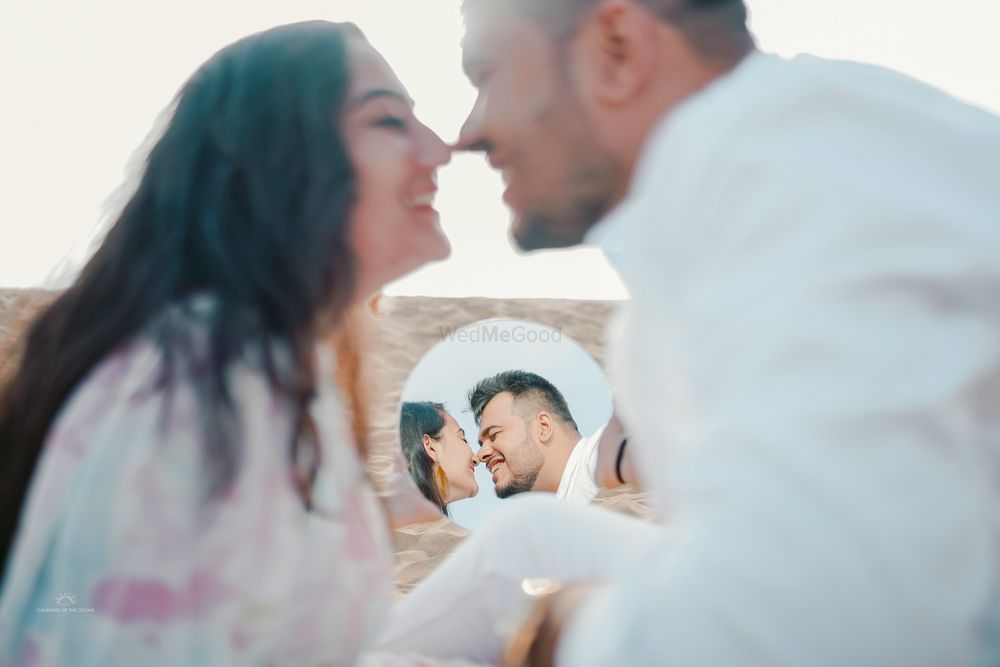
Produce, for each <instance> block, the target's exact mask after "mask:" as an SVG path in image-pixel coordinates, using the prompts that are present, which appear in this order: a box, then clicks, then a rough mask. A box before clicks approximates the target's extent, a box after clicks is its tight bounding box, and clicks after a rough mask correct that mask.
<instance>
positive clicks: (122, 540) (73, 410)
mask: <svg viewBox="0 0 1000 667" xmlns="http://www.w3.org/2000/svg"><path fill="white" fill-rule="evenodd" d="M320 359H321V367H322V368H321V373H320V375H321V376H322V377H325V378H330V377H332V374H331V371H332V359H331V354H330V353H329V352H328V351H326V350H323V351H321V353H320ZM159 363H160V354H159V352H158V351H157V350H156V348H154V347H153V346H152V344H150V343H146V342H142V341H140V342H136V343H133V344H131V345H128V346H125V347H124V348H123V349H121V350H119V351H118V352H116V353H115V354H114V355H112V356H111V357H110V358H109V359H107V360H105V362H103V363H102V364H101V365H99V366H98V367H97V368H96V369H95V370H94V371H93V372H92V373H91V374H90V376H89V377H88V378H87V379H86V380H85V381H84V382H83V383H82V384H81V385H80V386H79V387H78V388H77V390H76V391H75V392H74V393H73V395H72V396H71V397H70V399H69V400H68V401H67V402H66V403H65V404H64V406H63V409H62V411H61V412H60V415H59V416H58V418H57V420H56V421H55V423H54V424H53V427H52V429H51V431H50V434H49V437H48V440H47V442H46V447H45V450H44V452H43V455H42V457H41V459H40V461H39V465H38V468H37V469H36V472H35V476H34V479H33V481H32V486H31V489H30V492H29V496H28V498H27V502H26V504H25V506H24V509H23V514H22V521H21V528H20V530H19V533H18V535H17V537H16V540H15V545H14V550H13V552H12V554H11V556H10V560H9V562H8V567H7V570H6V572H5V573H4V579H3V582H2V586H3V587H2V589H0V667H7V666H14V665H22V664H30V665H35V666H37V667H52V666H63V665H66V666H69V665H73V666H74V667H75V666H77V665H81V666H86V665H94V666H100V667H117V666H121V667H133V666H135V665H144V666H146V665H153V666H157V665H163V666H167V665H170V666H171V667H173V666H176V665H261V664H269V665H296V666H300V665H303V666H309V665H351V664H354V663H355V662H356V660H357V659H358V656H359V655H360V653H361V651H362V649H363V648H364V647H365V646H366V645H367V644H368V643H370V640H371V639H372V638H373V637H374V635H375V634H377V632H378V630H379V629H380V628H379V626H380V623H381V622H382V620H383V618H384V614H385V612H386V610H387V605H388V599H389V598H388V582H389V580H390V577H391V548H390V543H389V533H388V529H387V526H386V522H385V519H384V517H383V515H382V511H381V508H380V506H379V505H378V503H377V501H376V498H375V495H374V492H373V491H372V489H371V488H370V486H369V483H368V481H367V477H366V475H365V473H364V470H363V466H362V464H361V462H360V461H359V459H358V456H357V453H356V450H355V448H354V445H353V441H352V438H351V435H350V430H349V427H348V420H347V419H346V415H345V414H344V410H343V408H342V405H343V401H342V398H341V396H340V395H339V392H338V390H337V388H336V387H335V386H334V385H333V383H332V382H331V381H327V380H324V381H323V382H322V384H321V386H320V388H319V396H318V398H317V400H316V401H315V403H314V404H313V406H312V413H313V416H314V419H315V421H316V426H317V430H318V433H319V435H320V442H321V448H322V453H323V459H322V463H321V468H320V471H319V477H318V480H317V485H316V489H315V497H314V502H315V505H316V511H315V512H311V513H307V512H306V511H305V509H304V508H303V506H302V503H301V501H300V500H299V497H298V495H297V493H296V492H295V489H294V487H293V486H292V484H291V477H290V473H289V457H288V442H289V437H290V433H291V429H292V417H291V415H290V414H288V413H287V412H286V411H283V410H282V409H281V406H282V405H283V403H282V401H280V400H278V399H277V397H275V396H274V395H273V393H272V391H271V389H270V388H269V386H268V384H267V383H266V381H265V380H264V378H263V376H262V375H261V374H260V373H258V372H256V371H255V370H253V369H252V368H250V367H249V366H247V365H238V366H234V367H233V368H232V369H231V370H230V374H229V382H230V387H231V391H232V394H233V399H234V404H235V405H236V406H237V408H238V410H237V411H238V418H239V423H240V425H241V429H242V439H241V444H242V450H241V451H242V454H241V456H242V458H241V463H240V468H239V473H238V475H237V476H236V478H235V480H234V482H233V485H232V487H231V488H229V489H227V490H226V492H225V493H224V494H223V495H222V497H221V500H220V501H218V502H217V503H215V504H213V505H211V506H207V505H206V504H205V503H204V502H202V501H201V500H200V498H201V496H200V491H201V488H202V487H201V484H202V483H203V481H204V475H205V473H206V471H207V463H206V461H205V457H204V447H203V444H202V440H201V438H202V436H201V429H200V422H199V420H198V419H197V415H198V414H199V412H198V410H199V408H200V404H199V401H198V399H197V396H196V392H195V391H194V389H193V386H191V384H190V383H185V382H184V381H181V382H178V383H177V384H176V385H175V388H174V392H173V395H172V397H171V398H170V400H165V395H164V393H163V392H161V391H154V390H151V387H152V385H153V383H154V382H155V379H156V377H157V369H158V365H159ZM59 596H62V597H59ZM57 597H59V601H58V602H57V599H56V598H57Z"/></svg>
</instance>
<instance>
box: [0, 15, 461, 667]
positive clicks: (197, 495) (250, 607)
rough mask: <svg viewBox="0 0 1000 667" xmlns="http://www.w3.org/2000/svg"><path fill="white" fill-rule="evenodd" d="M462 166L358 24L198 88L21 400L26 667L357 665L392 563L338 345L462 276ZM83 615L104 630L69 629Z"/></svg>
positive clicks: (11, 456) (18, 385) (257, 51)
mask: <svg viewBox="0 0 1000 667" xmlns="http://www.w3.org/2000/svg"><path fill="white" fill-rule="evenodd" d="M448 159H449V151H448V149H447V147H446V146H445V144H444V143H442V142H441V140H440V139H439V138H438V137H437V136H436V135H434V133H433V132H431V131H430V130H429V129H428V128H427V127H426V126H424V125H422V124H421V123H420V122H419V121H418V120H416V118H415V117H414V115H413V111H412V103H411V101H410V98H409V97H408V95H407V93H406V91H405V89H404V88H403V87H402V85H401V84H400V82H399V81H398V80H397V78H396V77H395V75H394V74H393V73H392V71H391V70H390V69H389V67H388V65H386V63H385V61H384V60H383V59H382V58H381V57H380V56H379V54H378V53H377V52H376V51H375V50H374V49H373V48H372V47H371V46H370V45H369V44H368V42H367V41H366V40H365V39H364V37H363V36H362V35H361V33H360V32H359V31H358V30H357V29H356V28H355V27H353V26H350V25H338V24H332V23H326V22H310V23H302V24H296V25H289V26H284V27H280V28H276V29H273V30H269V31H266V32H263V33H260V34H258V35H254V36H251V37H249V38H246V39H243V40H241V41H239V42H236V43H235V44H232V45H231V46H228V47H226V48H225V49H223V50H222V51H220V52H219V53H218V54H216V55H215V56H213V57H212V58H211V59H210V60H209V61H208V62H207V63H205V65H203V66H202V67H201V68H200V69H199V70H198V71H197V72H196V73H195V74H194V76H193V77H192V78H191V79H190V80H189V81H188V82H187V83H186V84H185V85H184V87H183V88H182V90H181V91H180V93H179V95H178V97H177V99H176V101H175V104H174V108H173V111H172V114H171V118H170V120H169V121H168V123H167V125H166V128H165V130H164V132H163V134H162V136H161V137H160V138H159V140H158V141H157V142H156V143H155V145H154V146H153V148H152V149H151V152H150V154H149V156H148V159H147V160H146V162H145V164H144V169H143V173H142V175H141V180H140V182H139V183H138V186H137V189H136V190H135V192H134V194H133V195H132V196H131V198H130V199H129V201H128V202H127V204H126V205H125V207H124V209H123V211H122V212H121V213H120V215H119V216H118V218H117V220H116V221H115V223H114V225H113V226H112V227H111V229H110V231H109V232H108V233H107V236H106V237H105V239H104V241H103V243H102V245H101V247H100V248H99V249H98V250H97V252H96V254H95V255H94V257H93V258H92V259H91V260H90V262H89V263H88V265H87V266H86V268H85V269H84V270H83V272H82V274H81V276H80V277H79V279H78V280H77V282H76V283H75V284H74V285H73V286H72V287H70V288H69V289H68V290H67V291H66V292H65V293H63V294H62V295H61V296H60V297H59V298H58V299H56V301H55V302H54V303H53V304H52V305H51V306H50V307H49V308H48V309H47V310H46V311H45V312H44V313H43V314H42V315H41V316H40V317H39V318H38V320H37V321H36V322H35V323H34V325H33V326H32V327H31V329H30V331H29V332H28V334H27V337H26V341H25V344H24V349H23V352H22V354H21V361H20V364H19V366H18V368H17V369H16V370H15V372H14V374H13V375H12V377H11V378H10V379H9V380H8V381H7V382H6V384H5V385H4V386H3V387H2V388H0V489H2V490H3V491H2V494H0V567H2V568H3V570H2V573H3V579H2V589H0V664H4V665H15V664H17V665H21V664H32V665H46V666H51V665H106V666H116V665H121V666H131V665H140V664H141V665H164V666H166V665H182V664H183V665H195V664H197V665H249V664H254V665H259V664H265V663H266V664H274V665H316V664H338V665H349V664H354V663H355V660H356V659H357V657H358V655H359V653H360V651H361V650H362V649H363V648H364V647H365V645H366V644H367V643H368V642H369V640H370V639H371V638H372V635H373V631H374V630H377V629H378V628H379V627H380V626H381V624H382V619H383V618H384V615H385V613H386V612H387V608H388V579H389V576H390V571H391V550H390V543H389V534H388V530H387V525H386V520H385V517H384V515H383V513H382V512H381V511H380V509H379V507H378V505H377V501H376V498H375V494H374V492H373V490H372V489H371V487H370V485H369V482H368V478H367V476H366V474H365V472H364V468H363V465H362V463H363V461H362V459H363V456H364V449H363V447H361V446H360V445H359V444H358V441H357V439H356V437H354V436H353V435H352V432H351V430H352V429H351V424H352V420H351V419H349V418H348V416H347V414H346V412H347V408H349V407H354V408H357V407H358V406H361V405H363V404H364V401H363V400H359V397H358V396H357V395H356V394H355V392H353V391H352V387H353V386H354V385H352V383H350V382H346V383H341V386H340V387H339V388H338V387H337V386H335V384H334V382H333V376H334V375H335V366H337V362H336V361H335V360H334V359H333V358H332V356H333V355H332V354H330V353H329V350H328V349H327V348H325V347H321V346H320V343H321V342H322V341H323V340H325V339H327V338H329V337H331V336H340V337H341V339H342V340H343V339H344V337H345V336H344V332H345V321H346V317H347V313H348V311H349V309H351V307H352V306H353V305H354V304H358V303H362V302H364V301H365V300H366V299H367V298H368V296H369V295H370V294H372V293H373V292H375V291H377V290H379V289H380V288H381V286H382V285H384V284H385V283H386V282H388V281H390V280H393V279H395V278H398V277H400V276H401V275H402V274H404V273H406V272H408V271H410V270H412V269H415V268H417V267H419V266H421V265H422V264H424V263H426V262H428V261H431V260H437V259H443V258H444V257H446V256H447V255H448V251H449V246H448V242H447V240H446V239H445V237H444V236H443V234H442V232H441V230H440V227H439V225H438V220H437V213H436V211H435V210H434V208H432V206H431V200H432V198H433V195H434V192H435V190H436V186H435V171H436V169H437V168H438V167H440V166H441V165H443V164H445V163H446V162H447V161H448ZM345 347H349V346H348V345H346V344H345ZM340 358H341V360H343V359H344V358H345V357H344V356H343V355H341V357H340ZM341 368H342V369H343V366H341ZM339 376H340V377H342V376H343V374H339ZM342 391H346V394H347V396H346V398H345V397H343V396H342V393H341V392H342ZM356 417H357V415H356ZM353 423H355V424H359V423H363V420H360V419H357V418H355V420H354V422H353ZM414 495H416V493H415V491H414ZM421 501H422V499H421ZM66 605H71V606H72V607H73V608H74V610H76V609H77V608H79V610H80V611H84V610H85V611H87V612H88V613H86V614H77V615H73V616H72V617H70V616H69V615H68V614H58V615H56V614H53V615H49V614H47V613H42V612H44V611H46V610H55V611H66Z"/></svg>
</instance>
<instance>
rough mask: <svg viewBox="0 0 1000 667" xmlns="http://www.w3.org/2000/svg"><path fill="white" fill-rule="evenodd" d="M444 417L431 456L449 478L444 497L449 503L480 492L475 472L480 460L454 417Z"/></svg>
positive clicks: (446, 502)
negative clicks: (473, 453)
mask: <svg viewBox="0 0 1000 667" xmlns="http://www.w3.org/2000/svg"><path fill="white" fill-rule="evenodd" d="M444 417H445V419H444V422H445V423H444V428H443V429H442V430H441V437H440V438H438V439H437V440H436V441H435V442H434V444H435V445H437V448H436V451H435V452H434V453H432V454H431V456H432V458H434V460H435V461H436V462H437V464H438V466H440V467H441V469H442V470H443V471H444V474H445V476H446V477H447V478H448V489H447V493H446V494H445V497H444V498H442V500H444V502H445V504H446V505H447V504H448V503H453V502H455V501H456V500H462V499H464V498H471V497H472V496H474V495H476V494H477V493H479V484H478V483H477V482H476V473H475V469H476V464H477V463H478V461H477V460H476V457H475V456H473V455H472V448H471V447H469V443H468V442H467V441H466V440H465V431H463V430H462V427H461V426H459V425H458V422H457V421H455V418H454V417H452V416H451V415H449V414H445V416H444Z"/></svg>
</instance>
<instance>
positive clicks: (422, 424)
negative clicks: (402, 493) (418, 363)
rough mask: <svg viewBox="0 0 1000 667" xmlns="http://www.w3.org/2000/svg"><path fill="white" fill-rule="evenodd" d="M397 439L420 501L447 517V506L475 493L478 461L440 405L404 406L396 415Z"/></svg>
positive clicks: (455, 422) (408, 404)
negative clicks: (419, 494)
mask: <svg viewBox="0 0 1000 667" xmlns="http://www.w3.org/2000/svg"><path fill="white" fill-rule="evenodd" d="M399 439H400V444H401V446H402V448H403V456H404V457H405V458H406V462H407V464H408V466H409V470H410V476H411V477H412V478H413V481H414V482H415V483H416V485H417V488H418V489H420V492H421V493H422V494H424V497H425V498H427V499H428V500H430V501H431V502H432V503H434V504H435V505H437V506H438V507H439V508H440V509H441V511H442V512H443V513H445V514H448V505H450V504H451V503H453V502H456V501H458V500H463V499H465V498H471V497H472V496H474V495H476V493H478V492H479V484H478V483H477V482H476V476H475V468H476V464H477V463H478V461H477V460H476V458H475V456H473V452H472V449H471V448H470V447H469V443H468V442H467V441H466V439H465V431H464V430H463V429H462V427H461V426H459V424H458V422H457V421H456V420H455V418H454V417H452V416H451V415H450V414H448V411H447V410H445V407H444V405H443V404H441V403H432V402H429V401H421V402H406V403H403V407H402V409H401V410H400V415H399Z"/></svg>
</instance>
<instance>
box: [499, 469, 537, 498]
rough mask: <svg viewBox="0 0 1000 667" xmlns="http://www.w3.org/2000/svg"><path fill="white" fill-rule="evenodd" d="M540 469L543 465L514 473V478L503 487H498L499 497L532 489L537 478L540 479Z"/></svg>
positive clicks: (508, 496) (506, 496) (507, 496)
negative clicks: (528, 470)
mask: <svg viewBox="0 0 1000 667" xmlns="http://www.w3.org/2000/svg"><path fill="white" fill-rule="evenodd" d="M539 470H541V467H538V468H535V469H534V470H532V471H531V472H527V473H521V474H520V475H514V478H513V479H512V480H510V483H509V484H508V485H507V486H505V487H503V488H502V489H501V488H500V487H499V486H498V487H496V492H497V498H510V497H511V496H513V495H516V494H518V493H526V492H528V491H531V489H532V488H533V487H534V486H535V480H536V479H538V471H539Z"/></svg>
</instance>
